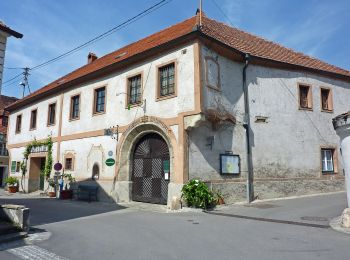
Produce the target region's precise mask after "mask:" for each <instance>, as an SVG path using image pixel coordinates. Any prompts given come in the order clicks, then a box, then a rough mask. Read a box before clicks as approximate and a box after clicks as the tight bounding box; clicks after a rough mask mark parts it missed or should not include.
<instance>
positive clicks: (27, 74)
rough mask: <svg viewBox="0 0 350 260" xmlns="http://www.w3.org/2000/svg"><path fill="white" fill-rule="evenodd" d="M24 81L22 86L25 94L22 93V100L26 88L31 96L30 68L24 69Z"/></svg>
mask: <svg viewBox="0 0 350 260" xmlns="http://www.w3.org/2000/svg"><path fill="white" fill-rule="evenodd" d="M23 70H24V71H23V81H22V82H21V83H20V85H21V86H22V87H23V92H22V98H24V95H25V90H26V87H28V92H29V94H31V91H30V87H29V81H28V78H29V75H30V74H29V70H30V69H29V68H28V67H25V68H23Z"/></svg>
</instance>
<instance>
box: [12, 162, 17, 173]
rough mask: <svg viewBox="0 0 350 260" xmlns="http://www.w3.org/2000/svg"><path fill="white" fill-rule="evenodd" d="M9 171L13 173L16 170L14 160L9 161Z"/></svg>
mask: <svg viewBox="0 0 350 260" xmlns="http://www.w3.org/2000/svg"><path fill="white" fill-rule="evenodd" d="M11 172H13V173H15V172H16V161H12V162H11Z"/></svg>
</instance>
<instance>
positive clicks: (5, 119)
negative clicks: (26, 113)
mask: <svg viewBox="0 0 350 260" xmlns="http://www.w3.org/2000/svg"><path fill="white" fill-rule="evenodd" d="M8 122H9V118H8V117H7V116H3V117H2V126H7V125H8Z"/></svg>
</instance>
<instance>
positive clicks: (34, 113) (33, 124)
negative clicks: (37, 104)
mask: <svg viewBox="0 0 350 260" xmlns="http://www.w3.org/2000/svg"><path fill="white" fill-rule="evenodd" d="M37 114H38V110H37V109H34V110H32V112H31V113H30V130H33V129H35V128H36V117H37Z"/></svg>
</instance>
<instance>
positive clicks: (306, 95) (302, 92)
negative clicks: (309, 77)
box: [299, 85, 312, 109]
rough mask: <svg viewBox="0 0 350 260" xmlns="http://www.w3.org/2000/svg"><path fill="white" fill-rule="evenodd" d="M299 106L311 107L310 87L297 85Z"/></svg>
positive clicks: (302, 107) (303, 107)
mask: <svg viewBox="0 0 350 260" xmlns="http://www.w3.org/2000/svg"><path fill="white" fill-rule="evenodd" d="M299 108H301V109H312V94H311V87H310V86H306V85H299Z"/></svg>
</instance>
